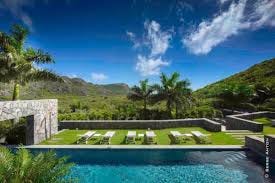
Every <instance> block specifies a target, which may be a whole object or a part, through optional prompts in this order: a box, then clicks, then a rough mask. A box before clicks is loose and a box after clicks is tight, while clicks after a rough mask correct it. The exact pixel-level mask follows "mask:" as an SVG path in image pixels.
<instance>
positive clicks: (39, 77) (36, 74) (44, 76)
mask: <svg viewBox="0 0 275 183" xmlns="http://www.w3.org/2000/svg"><path fill="white" fill-rule="evenodd" d="M43 80H48V81H58V82H63V79H62V77H60V76H58V75H57V74H55V73H54V72H52V71H50V70H46V69H44V70H39V69H34V70H33V71H32V72H30V73H29V74H27V75H26V77H25V81H43Z"/></svg>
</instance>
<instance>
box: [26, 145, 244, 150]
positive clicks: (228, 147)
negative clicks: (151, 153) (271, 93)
mask: <svg viewBox="0 0 275 183" xmlns="http://www.w3.org/2000/svg"><path fill="white" fill-rule="evenodd" d="M22 147H24V148H28V149H184V150H245V149H246V147H245V146H243V145H30V146H22Z"/></svg>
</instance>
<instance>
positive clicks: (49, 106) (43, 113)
mask: <svg viewBox="0 0 275 183" xmlns="http://www.w3.org/2000/svg"><path fill="white" fill-rule="evenodd" d="M57 109H58V102H57V100H56V99H46V100H19V101H3V102H0V123H1V121H4V120H10V119H18V118H20V117H27V128H26V130H27V132H26V144H27V145H31V144H38V143H40V142H41V141H43V140H45V139H47V138H49V137H50V136H51V135H53V134H56V133H57V132H58V120H57V115H58V113H57Z"/></svg>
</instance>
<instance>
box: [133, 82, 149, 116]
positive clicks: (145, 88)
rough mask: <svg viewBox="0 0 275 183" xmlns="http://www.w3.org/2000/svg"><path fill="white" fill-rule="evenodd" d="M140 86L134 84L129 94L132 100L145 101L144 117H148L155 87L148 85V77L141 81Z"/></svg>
mask: <svg viewBox="0 0 275 183" xmlns="http://www.w3.org/2000/svg"><path fill="white" fill-rule="evenodd" d="M139 83H140V86H136V85H135V86H133V87H132V88H131V90H130V93H129V94H128V99H130V100H132V101H143V118H144V119H147V112H146V111H147V104H148V102H149V101H150V99H151V96H152V93H153V92H154V89H153V87H152V86H150V85H148V79H145V80H143V81H140V82H139Z"/></svg>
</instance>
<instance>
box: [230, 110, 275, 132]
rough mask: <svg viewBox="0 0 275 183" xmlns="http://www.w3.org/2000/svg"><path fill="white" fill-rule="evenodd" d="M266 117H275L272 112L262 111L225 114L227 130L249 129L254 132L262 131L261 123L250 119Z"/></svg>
mask: <svg viewBox="0 0 275 183" xmlns="http://www.w3.org/2000/svg"><path fill="white" fill-rule="evenodd" d="M261 117H268V118H275V113H274V112H269V111H263V112H254V113H244V114H238V115H230V116H226V129H227V130H250V131H254V132H262V131H263V124H262V123H258V122H255V121H252V120H253V119H255V118H261Z"/></svg>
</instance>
